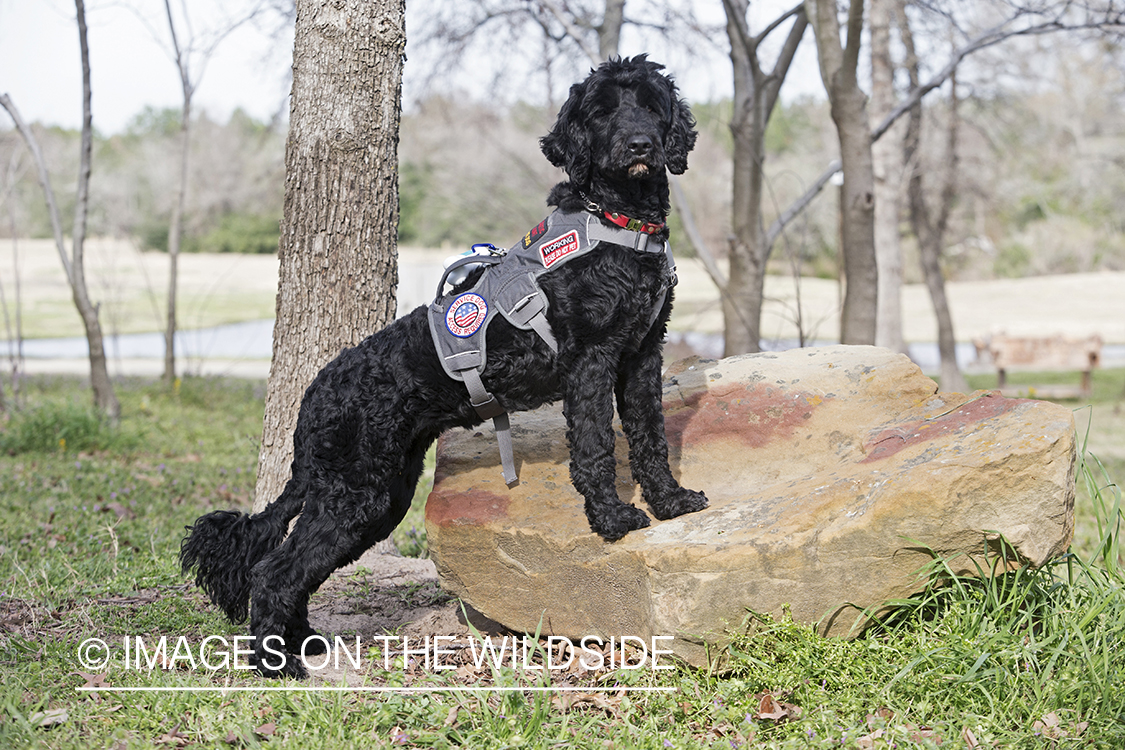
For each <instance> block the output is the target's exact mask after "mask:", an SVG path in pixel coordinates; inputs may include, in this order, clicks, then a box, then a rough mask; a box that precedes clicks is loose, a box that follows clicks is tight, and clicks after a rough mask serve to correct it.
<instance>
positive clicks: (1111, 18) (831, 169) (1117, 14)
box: [724, 0, 1125, 243]
mask: <svg viewBox="0 0 1125 750" xmlns="http://www.w3.org/2000/svg"><path fill="white" fill-rule="evenodd" d="M725 1H726V0H724V2H725ZM1069 7H1070V6H1069V4H1068V5H1067V6H1065V8H1066V9H1069ZM1113 7H1114V6H1113V4H1112V3H1111V4H1109V5H1107V6H1106V9H1104V12H1103V15H1101V16H1100V17H1092V18H1088V19H1086V20H1084V21H1082V22H1081V23H1075V24H1067V23H1064V22H1063V21H1062V20H1061V19H1062V16H1063V13H1061V12H1060V13H1059V14H1057V15H1056V16H1055V17H1053V18H1052V19H1051V20H1049V21H1044V22H1042V23H1038V24H1035V25H1032V26H1028V27H1024V28H1020V29H1012V28H1009V27H1010V26H1011V25H1012V24H1013V23H1014V22H1015V21H1017V20H1019V19H1020V18H1022V17H1024V15H1026V14H1024V13H1019V14H1017V15H1016V16H1015V17H1013V18H1010V19H1008V20H1006V21H1004V22H1003V23H1001V24H998V25H996V26H994V27H992V28H991V29H989V30H987V31H985V32H984V33H982V34H980V35H979V36H977V37H976V38H975V39H973V40H971V41H970V42H968V43H967V44H965V45H964V46H962V47H960V48H958V49H957V50H956V51H955V52H954V53H953V55H952V56H951V58H950V60H949V62H948V63H947V64H946V65H945V67H943V68H942V69H941V70H940V71H938V72H937V73H935V74H934V75H933V76H932V77H930V78H929V79H928V80H927V81H926V82H925V83H924V84H922V85H920V86H916V87H915V88H914V89H912V90H911V92H910V94H909V95H907V97H906V98H905V99H904V100H903V101H902V103H901V104H899V105H898V106H897V107H895V108H894V109H893V110H892V111H891V112H890V113H889V114H888V115H887V116H886V117H885V118H883V121H882V122H880V123H879V124H878V125H877V126H876V127H874V128H873V129H872V130H871V140H872V142H874V141H877V140H878V139H879V138H881V137H882V136H883V135H884V134H885V133H886V132H887V130H889V129H890V127H891V125H893V124H894V123H895V121H896V120H897V119H898V118H900V117H902V116H903V115H904V114H906V113H907V112H909V111H910V109H911V108H912V107H913V106H914V105H915V104H917V103H918V102H919V101H921V100H922V98H923V97H925V96H926V94H928V93H930V92H931V91H933V90H934V89H936V88H938V87H939V86H941V85H942V84H944V83H945V82H946V81H947V80H949V77H950V76H951V75H953V71H954V70H956V69H957V66H958V65H959V64H960V63H961V61H962V60H964V59H965V58H966V57H968V56H969V55H971V54H972V53H974V52H977V51H979V50H982V49H985V48H987V47H991V46H993V45H995V44H998V43H1000V42H1003V41H1005V40H1006V39H1011V38H1013V37H1018V36H1038V35H1040V34H1050V33H1054V32H1058V31H1091V30H1119V29H1120V28H1122V27H1125V10H1115V9H1113ZM839 171H840V162H839V161H833V162H832V163H831V164H829V165H828V168H827V170H826V171H825V172H823V173H822V174H821V175H820V176H819V177H818V178H817V179H816V181H815V182H814V183H813V184H812V185H811V186H810V187H809V189H808V190H807V191H806V192H805V194H804V195H802V196H801V197H800V198H798V199H797V200H796V201H794V202H793V204H792V205H791V206H790V207H789V208H788V209H786V210H785V212H784V213H782V214H781V216H779V217H778V218H777V219H776V220H775V221H774V222H773V224H771V225H770V229H769V231H768V232H767V236H768V237H769V238H770V242H771V243H772V242H773V241H774V240H776V239H777V237H778V236H779V235H780V234H781V232H782V231H784V230H785V227H786V225H788V224H789V223H790V222H791V221H792V220H793V219H794V218H795V217H796V216H797V215H798V214H800V212H801V211H803V210H804V209H805V208H806V207H807V206H808V205H809V204H810V203H811V202H812V200H813V199H814V198H815V197H816V196H817V195H818V194H819V193H820V191H821V190H823V189H824V186H825V185H826V184H828V181H829V180H830V179H831V178H832V175H834V174H836V173H837V172H839Z"/></svg>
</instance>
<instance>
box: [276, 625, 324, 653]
mask: <svg viewBox="0 0 1125 750" xmlns="http://www.w3.org/2000/svg"><path fill="white" fill-rule="evenodd" d="M285 647H286V649H287V650H288V651H289V653H291V654H302V653H303V654H304V655H305V656H317V655H320V654H327V653H328V648H329V643H328V639H327V638H325V637H324V636H322V635H321V634H320V633H318V632H316V631H315V630H313V629H312V628H310V627H309V626H308V625H305V626H304V627H302V628H298V629H294V630H293V631H291V632H289V633H286V634H285Z"/></svg>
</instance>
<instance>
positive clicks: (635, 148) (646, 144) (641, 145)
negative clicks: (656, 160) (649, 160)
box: [627, 133, 652, 156]
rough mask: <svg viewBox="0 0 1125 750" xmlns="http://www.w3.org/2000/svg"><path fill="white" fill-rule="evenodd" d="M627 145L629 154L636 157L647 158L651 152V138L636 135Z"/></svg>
mask: <svg viewBox="0 0 1125 750" xmlns="http://www.w3.org/2000/svg"><path fill="white" fill-rule="evenodd" d="M627 145H628V146H629V152H630V153H632V154H634V155H636V156H647V155H648V153H649V152H650V151H652V138H650V137H648V136H647V135H643V134H639V133H638V134H637V135H634V136H631V137H630V138H629V142H628V144H627Z"/></svg>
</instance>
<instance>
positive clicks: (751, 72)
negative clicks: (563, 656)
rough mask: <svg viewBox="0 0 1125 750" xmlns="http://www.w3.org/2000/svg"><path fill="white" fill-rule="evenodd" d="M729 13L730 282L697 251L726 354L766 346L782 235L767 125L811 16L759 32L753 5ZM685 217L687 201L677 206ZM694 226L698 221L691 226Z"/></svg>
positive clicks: (795, 11)
mask: <svg viewBox="0 0 1125 750" xmlns="http://www.w3.org/2000/svg"><path fill="white" fill-rule="evenodd" d="M723 8H724V9H725V10H726V14H727V37H728V38H729V39H730V59H731V66H732V69H733V71H734V73H733V75H734V102H733V105H734V106H733V109H732V114H731V122H730V132H731V136H732V137H733V140H734V152H733V168H732V174H731V177H732V179H731V239H730V247H729V249H728V269H729V271H728V273H729V275H728V276H726V277H725V278H724V276H723V274H722V272H721V271H720V270H719V269H718V267H717V264H715V263H714V261H713V260H711V259H710V256H711V253H710V252H708V251H707V250H706V249H704V248H703V246H702V244H701V243H700V242H699V241H698V240H696V242H695V244H696V251H697V252H698V253H700V255H701V256H702V257H704V258H707V259H708V260H709V261H710V262H708V263H707V266H708V270H709V271H710V273H711V277H712V280H714V282H715V284H716V285H717V286H718V287H719V291H720V293H721V294H722V302H723V351H724V354H725V355H726V356H731V355H733V354H741V353H744V352H756V351H758V349H759V346H760V341H761V318H762V303H763V302H764V301H765V279H766V263H767V261H768V260H769V256H770V251H771V250H772V248H773V242H774V240H775V239H776V237H777V235H772V236H770V235H769V234H768V233H767V232H766V230H765V223H764V221H763V217H762V203H763V179H764V174H765V163H766V147H765V139H766V128H767V127H768V125H769V121H770V116H771V115H772V114H773V111H774V107H775V106H776V105H777V101H778V94H779V92H780V90H781V84H782V83H783V82H784V81H785V76H786V74H787V73H788V72H789V66H790V65H791V64H792V62H793V56H794V55H795V54H796V52H797V46H798V45H799V44H800V43H801V37H802V36H804V33H805V28H806V27H807V26H808V19H807V16H806V14H805V9H804V7H803V6H801V5H797V6H796V7H794V8H792V9H791V10H789V11H788V12H786V13H783V14H781V15H780V16H779V17H778V18H776V19H775V20H774V21H773V22H771V23H770V24H768V25H767V26H766V28H765V29H763V30H762V31H761V32H759V33H758V34H752V33H751V32H750V29H749V26H748V25H747V21H746V14H747V11H748V10H749V8H750V3H749V0H723ZM789 19H792V21H793V22H792V24H791V25H790V27H789V32H788V34H787V35H786V37H785V40H784V42H783V43H782V46H781V50H780V52H778V54H777V58H776V59H775V61H774V64H773V67H772V68H769V69H767V68H766V67H764V66H763V64H762V60H761V54H762V52H761V50H762V46H763V44H764V43H765V41H766V39H767V38H768V37H769V36H770V35H771V34H772V33H773V32H774V31H776V30H777V29H779V28H780V27H781V26H782V25H783V24H784V23H785V22H786V21H788V20H789ZM677 206H678V207H680V208H681V213H682V212H683V211H684V210H686V206H687V201H686V200H684V199H683V198H682V197H681V198H680V200H679V201H677ZM691 223H692V224H694V220H692V222H691Z"/></svg>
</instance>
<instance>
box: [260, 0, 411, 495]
mask: <svg viewBox="0 0 1125 750" xmlns="http://www.w3.org/2000/svg"><path fill="white" fill-rule="evenodd" d="M405 45H406V32H405V28H404V8H403V0H298V2H297V21H296V34H295V38H294V49H293V89H292V100H291V104H290V126H289V140H288V144H287V146H286V154H285V167H286V189H285V211H284V218H283V219H282V231H281V241H280V245H279V249H278V259H279V262H280V273H279V279H278V296H277V319H276V323H275V325H274V342H273V363H272V366H271V368H270V377H269V383H268V386H267V392H266V414H265V424H264V427H263V432H262V445H261V450H260V456H259V463H258V482H257V487H256V492H255V501H254V507H255V509H256V510H257V509H261V508H264V507H265V505H266V504H267V503H269V502H271V501H273V499H274V498H276V497H277V495H278V494H279V493H280V492H281V489H282V487H283V486H284V484H285V482H286V481H288V478H289V474H290V469H289V464H290V462H291V460H292V453H293V428H294V426H295V424H296V420H297V409H298V406H299V405H300V401H301V397H302V395H303V394H304V391H305V388H306V387H308V384H309V383H310V382H311V381H312V379H313V378H314V377H315V376H316V374H317V372H318V371H319V370H320V368H321V367H323V366H324V365H325V364H326V363H328V362H329V361H330V360H332V359H333V358H334V357H336V355H337V354H339V352H340V350H341V349H343V348H344V347H347V346H352V345H355V344H356V343H358V342H359V341H361V340H362V339H364V338H365V337H367V336H368V335H370V334H372V333H374V332H375V331H377V330H379V329H380V328H382V327H383V326H385V325H386V324H387V323H388V322H390V321H391V320H392V319H393V318H394V315H395V291H396V287H397V283H398V278H397V277H398V270H397V260H398V259H397V247H396V230H397V225H398V182H397V170H398V158H397V147H398V127H399V116H400V107H401V84H402V60H403V52H404V50H405Z"/></svg>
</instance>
